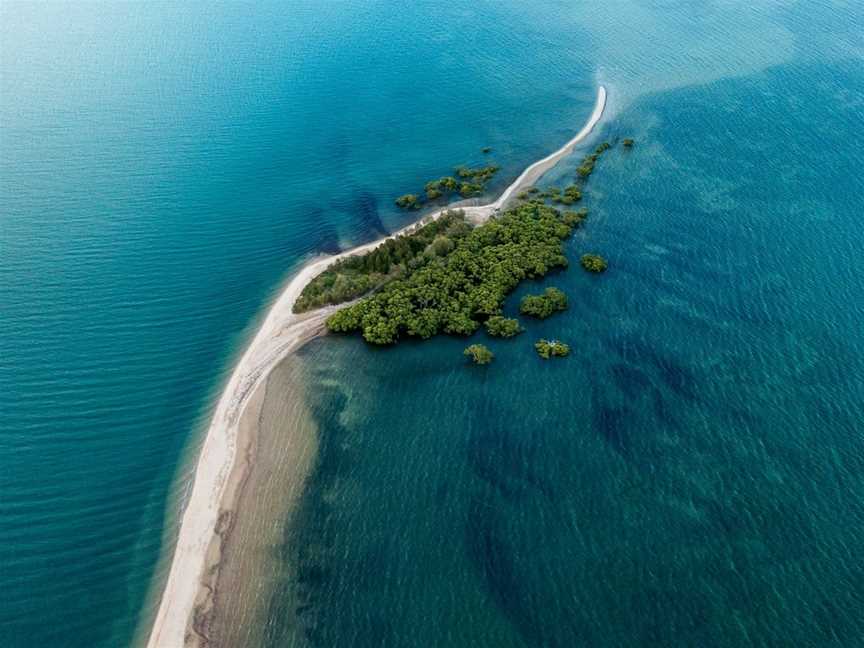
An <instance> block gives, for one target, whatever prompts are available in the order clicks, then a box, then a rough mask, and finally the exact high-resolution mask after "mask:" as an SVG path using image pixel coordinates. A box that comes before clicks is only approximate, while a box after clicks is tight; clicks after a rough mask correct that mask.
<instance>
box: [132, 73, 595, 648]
mask: <svg viewBox="0 0 864 648" xmlns="http://www.w3.org/2000/svg"><path fill="white" fill-rule="evenodd" d="M605 107H606V89H605V88H604V87H603V86H600V87H599V88H598V92H597V100H596V102H595V105H594V110H593V111H592V113H591V116H590V117H589V119H588V121H587V122H586V123H585V125H584V126H583V128H582V129H581V130H580V131H579V133H577V134H576V136H575V137H573V138H572V139H571V140H570V141H568V142H567V143H566V144H565V145H564V146H562V147H561V148H560V149H558V150H557V151H556V152H554V153H552V154H551V155H549V156H547V157H545V158H543V159H542V160H539V161H537V162H535V163H534V164H532V165H531V166H529V167H528V168H527V169H525V171H523V172H522V174H521V175H520V176H519V177H518V178H517V179H516V180H515V181H514V182H513V183H512V184H511V185H510V186H509V187H507V189H506V190H505V191H504V192H503V193H502V194H501V196H500V197H499V198H498V199H497V200H496V201H494V202H492V203H489V204H487V205H475V206H459V209H462V210H463V211H464V212H465V214H466V216H467V217H468V218H470V219H471V220H472V221H474V222H476V223H480V222H483V221H485V220H486V219H488V218H489V217H490V216H491V215H493V214H494V213H495V212H497V211H498V210H500V209H501V208H502V207H503V206H504V205H506V203H507V202H508V201H509V200H510V199H511V198H512V197H513V196H514V195H516V194H517V193H518V192H519V191H520V190H521V189H522V188H524V187H527V186H529V185H532V184H534V183H535V182H536V181H537V180H538V179H539V178H540V176H542V175H543V174H544V173H545V172H546V171H548V170H549V169H550V168H552V167H553V166H555V165H556V164H557V163H558V162H559V161H560V160H561V159H562V158H564V157H565V156H567V155H569V154H570V153H571V152H572V150H573V148H574V147H575V146H576V145H577V144H579V142H581V141H582V140H583V139H584V138H585V137H587V136H588V135H589V134H590V132H591V131H592V130H593V128H594V126H595V125H596V124H597V122H599V121H600V118H601V117H602V115H603V110H604V109H605ZM452 208H453V206H452V205H450V206H448V207H445V208H442V209H440V210H438V211H436V212H434V213H432V214H428V215H426V216H424V217H423V218H422V220H421V221H420V222H421V223H427V222H429V221H431V220H434V219H436V218H438V217H439V216H441V214H443V213H444V212H446V211H447V210H449V209H452ZM417 225H418V223H414V224H412V225H410V226H408V227H405V228H403V229H401V230H399V231H398V232H395V233H394V234H391V235H390V236H388V237H384V238H382V239H379V240H377V241H373V242H371V243H367V244H365V245H362V246H359V247H356V248H353V249H351V250H347V251H345V252H342V253H340V254H337V255H334V256H324V257H318V258H316V259H313V260H311V261H310V262H309V263H307V264H306V265H305V266H303V268H302V269H301V270H300V272H299V273H297V274H296V275H294V277H292V278H291V280H290V281H289V283H288V285H287V286H286V287H285V289H284V290H283V291H282V293H281V294H280V295H279V297H278V298H277V299H276V301H275V302H274V303H273V305H272V306H271V307H270V310H269V312H268V313H267V317H266V319H265V320H264V323H263V324H262V326H261V328H260V329H259V330H258V332H257V333H256V335H255V337H254V339H253V340H252V342H251V344H250V345H249V347H248V349H247V350H246V351H245V353H244V354H243V356H242V358H241V359H240V361H239V362H238V363H237V366H236V367H235V368H234V372H233V373H232V375H231V378H230V380H229V381H228V384H227V385H226V387H225V389H224V391H223V392H222V396H221V397H220V399H219V403H218V405H217V407H216V411H215V412H214V415H213V419H212V421H211V423H210V427H209V429H208V431H207V436H206V437H205V440H204V444H203V446H202V448H201V451H200V455H199V457H198V463H197V468H196V471H195V477H194V485H193V488H192V493H191V495H190V497H189V501H188V503H187V505H186V509H185V510H184V512H183V517H182V522H181V526H180V532H179V535H178V538H177V544H176V546H175V549H174V556H173V559H172V563H171V568H170V571H169V574H168V579H167V581H166V583H165V587H164V589H163V592H162V597H161V600H160V604H159V610H158V612H157V615H156V618H155V620H154V623H153V627H152V630H151V632H150V635H149V640H148V642H147V646H148V648H180V647H181V646H184V645H201V644H203V643H204V641H205V640H204V638H203V637H201V636H200V635H199V634H198V633H197V632H196V631H195V629H194V627H192V626H191V625H190V620H192V619H193V615H194V616H197V617H199V619H200V617H201V616H202V615H206V614H207V610H209V609H210V607H211V606H212V592H213V586H214V583H215V580H216V578H217V576H218V563H219V559H220V558H219V557H220V546H219V545H220V543H221V542H222V541H224V538H225V536H226V535H227V534H228V532H229V531H230V527H231V520H232V509H233V506H234V501H235V500H236V497H237V494H238V492H239V491H240V490H241V488H242V484H243V483H244V481H245V480H246V478H247V477H248V471H249V469H250V467H251V463H250V462H249V461H248V460H238V457H241V455H242V456H243V457H245V456H247V454H248V453H247V452H246V449H248V447H249V445H250V443H251V440H250V439H249V438H247V437H248V435H249V434H251V432H246V433H243V434H241V430H240V427H241V426H240V425H239V421H240V418H241V415H242V413H243V410H244V408H245V407H246V406H247V405H248V404H249V403H250V401H252V400H254V398H253V397H255V398H257V396H255V394H256V392H258V391H260V389H259V388H260V387H261V386H262V385H264V384H266V381H267V377H268V376H269V374H270V372H271V371H272V370H273V368H274V367H275V366H276V365H277V364H278V363H279V361H280V360H282V359H283V358H284V357H285V356H286V355H287V354H289V353H291V352H292V351H294V350H296V349H298V348H299V347H300V346H302V345H303V344H305V343H306V342H307V341H309V340H310V339H312V338H314V337H315V336H317V335H319V334H320V333H321V332H322V331H323V330H324V321H325V320H326V318H327V317H328V316H329V315H330V314H331V313H333V312H334V311H335V310H337V309H338V308H340V307H341V306H328V307H324V308H321V309H318V310H315V311H312V312H309V313H304V314H301V315H295V314H294V313H292V312H291V309H292V306H293V305H294V302H295V301H296V300H297V298H298V297H299V296H300V293H301V292H302V290H303V288H304V287H305V286H306V284H307V283H309V281H311V280H312V279H313V278H314V277H315V276H317V275H318V274H320V273H321V272H322V271H324V270H325V269H326V268H327V267H328V266H329V265H330V264H332V263H333V262H334V261H336V260H337V259H340V258H343V257H346V256H350V255H353V254H360V253H363V252H366V251H368V250H371V249H373V248H375V247H376V246H378V245H380V244H381V242H382V241H384V240H386V239H387V238H391V237H392V236H397V235H399V234H404V233H406V232H409V231H411V230H412V229H413V228H415V227H417ZM256 402H257V401H256ZM241 450H243V452H241ZM196 625H197V624H196Z"/></svg>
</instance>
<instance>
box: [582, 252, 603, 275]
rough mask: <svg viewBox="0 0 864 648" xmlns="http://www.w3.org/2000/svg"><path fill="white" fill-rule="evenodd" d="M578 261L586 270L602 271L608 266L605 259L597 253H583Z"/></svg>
mask: <svg viewBox="0 0 864 648" xmlns="http://www.w3.org/2000/svg"><path fill="white" fill-rule="evenodd" d="M579 263H581V264H582V267H583V268H585V269H586V270H587V271H588V272H604V271H605V270H606V268H608V267H609V264H608V263H607V262H606V259H604V258H603V257H601V256H600V255H599V254H583V255H582V258H581V259H580V260H579Z"/></svg>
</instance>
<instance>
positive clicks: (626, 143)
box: [621, 137, 636, 148]
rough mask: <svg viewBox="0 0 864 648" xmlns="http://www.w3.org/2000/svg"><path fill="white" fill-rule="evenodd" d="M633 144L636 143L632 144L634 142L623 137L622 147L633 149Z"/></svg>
mask: <svg viewBox="0 0 864 648" xmlns="http://www.w3.org/2000/svg"><path fill="white" fill-rule="evenodd" d="M635 143H636V142H634V141H633V140H632V139H630V138H629V137H625V138H624V141H623V142H621V144H623V145H624V148H633V145H634V144H635Z"/></svg>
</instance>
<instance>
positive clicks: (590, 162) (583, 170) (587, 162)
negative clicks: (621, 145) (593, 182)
mask: <svg viewBox="0 0 864 648" xmlns="http://www.w3.org/2000/svg"><path fill="white" fill-rule="evenodd" d="M610 148H611V145H610V144H609V142H603V143H602V144H601V145H600V146H598V147H597V148H596V149H594V152H593V153H590V154H589V155H586V156H585V157H584V158H582V164H581V165H579V168H578V169H576V173H578V174H579V177H580V178H583V179H585V178H587V177H588V176H590V175H591V174H592V173H594V165H595V164H597V160H599V159H600V156H601V155H603V153H604V151H608V150H609V149H610Z"/></svg>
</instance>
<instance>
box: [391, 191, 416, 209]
mask: <svg viewBox="0 0 864 648" xmlns="http://www.w3.org/2000/svg"><path fill="white" fill-rule="evenodd" d="M396 205H397V206H398V207H401V208H402V209H420V205H421V202H420V197H419V196H417V195H416V194H405V195H404V196H399V197H398V198H397V199H396Z"/></svg>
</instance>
